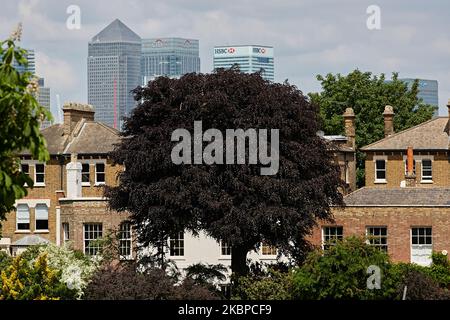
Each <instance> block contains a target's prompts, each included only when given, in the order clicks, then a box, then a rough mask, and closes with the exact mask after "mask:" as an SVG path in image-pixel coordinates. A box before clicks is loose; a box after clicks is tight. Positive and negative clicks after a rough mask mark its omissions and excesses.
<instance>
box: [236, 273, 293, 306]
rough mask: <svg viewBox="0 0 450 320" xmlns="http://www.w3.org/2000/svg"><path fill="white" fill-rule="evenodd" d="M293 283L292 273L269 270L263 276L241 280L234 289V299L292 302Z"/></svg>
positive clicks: (251, 276) (242, 278)
mask: <svg viewBox="0 0 450 320" xmlns="http://www.w3.org/2000/svg"><path fill="white" fill-rule="evenodd" d="M292 282H293V281H292V273H291V272H281V271H277V270H274V269H272V268H269V269H268V271H267V272H265V273H263V274H259V275H250V276H247V277H241V278H239V279H238V280H237V281H236V282H235V286H234V288H233V292H232V293H233V299H242V300H291V299H292V296H293V295H292V289H293V285H292Z"/></svg>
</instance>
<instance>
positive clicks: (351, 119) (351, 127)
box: [343, 108, 356, 149]
mask: <svg viewBox="0 0 450 320" xmlns="http://www.w3.org/2000/svg"><path fill="white" fill-rule="evenodd" d="M343 117H344V125H345V135H346V136H347V146H349V147H350V148H353V149H355V148H356V140H355V137H356V133H355V132H356V128H355V112H354V111H353V109H352V108H347V109H345V113H344V115H343Z"/></svg>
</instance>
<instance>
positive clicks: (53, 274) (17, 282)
mask: <svg viewBox="0 0 450 320" xmlns="http://www.w3.org/2000/svg"><path fill="white" fill-rule="evenodd" d="M60 276H61V275H60V271H58V270H55V269H53V268H51V267H50V266H49V265H48V261H47V255H46V254H42V255H40V256H39V257H38V258H37V259H36V260H35V261H34V262H32V263H30V261H28V260H26V259H24V258H23V257H22V256H18V257H16V258H15V259H14V260H13V262H12V264H11V265H10V266H8V267H7V268H6V269H4V270H2V271H1V281H0V285H1V287H0V300H11V299H13V300H59V299H73V298H74V297H75V295H76V291H75V290H71V289H68V288H67V286H66V285H65V284H64V283H62V282H61V281H60V280H61V279H60Z"/></svg>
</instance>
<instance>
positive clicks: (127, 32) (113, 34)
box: [92, 19, 141, 43]
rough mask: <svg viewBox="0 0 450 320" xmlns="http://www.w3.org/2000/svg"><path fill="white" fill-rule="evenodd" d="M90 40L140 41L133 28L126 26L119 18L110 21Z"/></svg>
mask: <svg viewBox="0 0 450 320" xmlns="http://www.w3.org/2000/svg"><path fill="white" fill-rule="evenodd" d="M92 42H133V43H141V37H139V36H138V35H137V34H136V33H134V31H133V30H131V29H130V28H128V27H127V26H126V25H125V24H124V23H123V22H122V21H120V20H119V19H116V20H114V21H113V22H111V23H110V24H109V25H108V26H107V27H106V28H105V29H103V30H102V31H100V33H98V34H97V35H96V36H94V37H93V38H92Z"/></svg>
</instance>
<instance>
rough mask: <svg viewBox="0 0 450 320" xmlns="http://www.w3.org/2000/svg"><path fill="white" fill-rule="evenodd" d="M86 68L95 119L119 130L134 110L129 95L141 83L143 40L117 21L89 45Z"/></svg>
mask: <svg viewBox="0 0 450 320" xmlns="http://www.w3.org/2000/svg"><path fill="white" fill-rule="evenodd" d="M87 64H88V103H89V104H91V105H93V106H94V108H95V119H96V120H97V121H100V122H103V123H105V124H107V125H109V126H111V127H114V128H116V129H120V128H121V126H122V119H123V117H124V116H128V115H129V114H130V112H131V110H132V109H133V108H134V106H135V101H134V98H133V94H132V93H131V92H130V91H131V90H133V89H135V88H136V87H137V86H139V85H140V83H141V77H140V71H141V38H140V37H139V36H138V35H137V34H136V33H134V32H133V31H132V30H131V29H130V28H128V27H127V26H126V25H125V24H123V23H122V22H121V21H120V20H118V19H116V20H114V21H113V22H112V23H111V24H110V25H108V26H107V27H106V28H105V29H103V30H102V31H101V32H100V33H99V34H97V35H96V36H94V37H93V38H92V40H91V41H90V42H89V47H88V62H87Z"/></svg>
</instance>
